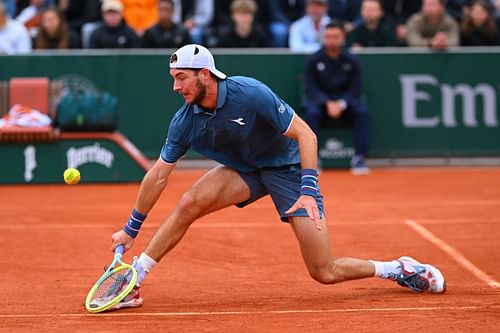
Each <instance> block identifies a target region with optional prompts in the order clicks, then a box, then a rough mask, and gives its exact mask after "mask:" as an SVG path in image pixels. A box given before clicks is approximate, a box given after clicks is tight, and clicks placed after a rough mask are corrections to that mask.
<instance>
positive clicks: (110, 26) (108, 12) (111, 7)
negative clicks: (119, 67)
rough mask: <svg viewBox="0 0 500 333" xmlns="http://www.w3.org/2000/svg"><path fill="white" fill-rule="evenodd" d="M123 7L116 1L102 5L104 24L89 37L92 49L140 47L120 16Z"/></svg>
mask: <svg viewBox="0 0 500 333" xmlns="http://www.w3.org/2000/svg"><path fill="white" fill-rule="evenodd" d="M122 12H123V5H122V3H121V2H120V1H117V0H105V1H104V2H103V4H102V16H103V18H104V24H103V25H102V26H100V27H99V28H97V29H95V30H94V32H93V33H92V36H91V37H90V48H92V49H122V48H137V47H140V39H139V37H137V35H136V34H135V32H134V30H133V29H132V28H130V27H129V26H128V25H127V24H126V23H125V21H124V20H123V16H122Z"/></svg>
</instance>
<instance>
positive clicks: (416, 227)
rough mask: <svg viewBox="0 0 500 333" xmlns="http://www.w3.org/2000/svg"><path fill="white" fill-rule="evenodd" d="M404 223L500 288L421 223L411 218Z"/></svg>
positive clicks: (488, 282)
mask: <svg viewBox="0 0 500 333" xmlns="http://www.w3.org/2000/svg"><path fill="white" fill-rule="evenodd" d="M405 224H406V225H408V226H409V227H410V228H412V229H413V230H415V231H416V232H417V233H418V234H420V236H422V237H423V238H425V239H427V240H428V241H429V242H431V243H433V244H434V245H436V246H437V247H439V248H440V249H441V250H443V251H444V252H446V253H447V254H448V255H449V256H450V257H451V258H453V259H454V260H455V261H456V262H458V263H459V264H460V265H462V266H463V267H464V268H465V269H466V270H468V271H469V272H471V273H472V274H474V275H475V276H476V277H477V278H478V279H479V280H481V281H483V282H484V283H486V284H487V285H488V286H490V287H491V288H494V289H499V288H500V283H498V282H497V281H495V280H494V279H493V278H492V277H491V276H489V275H488V274H486V273H485V272H483V271H482V270H481V269H479V268H478V267H477V266H476V265H474V264H473V263H471V262H470V261H469V260H468V259H467V258H466V257H464V256H463V255H462V254H461V253H460V252H458V251H457V250H455V249H454V248H453V247H451V246H450V245H448V244H446V243H445V242H444V241H442V240H441V239H439V238H438V237H436V236H435V235H434V234H433V233H432V232H430V231H429V230H427V229H426V228H424V227H423V226H422V225H420V224H419V223H417V222H415V221H412V220H407V221H405Z"/></svg>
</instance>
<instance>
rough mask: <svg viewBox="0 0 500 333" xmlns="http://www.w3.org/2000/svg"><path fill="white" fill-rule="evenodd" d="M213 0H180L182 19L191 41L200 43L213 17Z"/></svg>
mask: <svg viewBox="0 0 500 333" xmlns="http://www.w3.org/2000/svg"><path fill="white" fill-rule="evenodd" d="M214 1H215V0H182V19H183V21H184V27H185V28H186V29H188V31H189V34H190V35H191V39H192V40H193V43H196V44H202V43H203V39H204V36H205V34H206V29H207V27H208V25H209V24H210V22H212V19H213V17H214ZM217 14H219V13H217Z"/></svg>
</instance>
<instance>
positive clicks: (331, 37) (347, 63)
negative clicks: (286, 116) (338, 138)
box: [304, 21, 369, 174]
mask: <svg viewBox="0 0 500 333" xmlns="http://www.w3.org/2000/svg"><path fill="white" fill-rule="evenodd" d="M344 40H345V32H344V26H343V24H342V23H340V22H335V21H334V22H332V23H329V24H328V25H327V26H326V28H325V31H324V38H323V41H324V46H323V48H322V49H321V50H319V51H318V52H316V53H314V54H312V55H310V56H309V57H308V58H307V59H306V65H305V71H304V88H305V92H306V96H307V103H306V121H307V123H308V124H309V126H310V127H311V129H312V130H313V131H314V133H316V135H317V136H318V137H319V135H320V129H321V124H322V123H324V121H325V119H327V117H329V118H332V119H341V118H343V119H351V120H353V121H354V131H355V141H356V143H355V156H354V157H353V158H352V161H351V165H352V172H353V173H354V174H366V173H368V172H369V170H368V168H367V166H366V164H365V156H366V154H367V152H368V109H367V107H366V105H365V104H364V103H363V102H362V101H361V89H362V82H361V69H360V64H359V61H358V59H357V58H356V57H355V56H354V55H352V54H350V53H349V52H348V51H347V50H346V49H344V48H343V45H344Z"/></svg>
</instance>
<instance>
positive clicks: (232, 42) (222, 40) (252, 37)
mask: <svg viewBox="0 0 500 333" xmlns="http://www.w3.org/2000/svg"><path fill="white" fill-rule="evenodd" d="M256 11H257V4H256V3H255V1H254V0H235V1H234V2H233V3H232V4H231V19H232V21H233V23H232V24H231V26H229V27H228V29H227V31H226V32H224V33H223V34H222V35H221V36H220V37H219V43H218V45H217V46H218V47H268V46H269V42H268V40H267V36H266V33H265V31H264V29H263V28H262V27H260V26H259V25H256V24H254V17H255V12H256Z"/></svg>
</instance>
